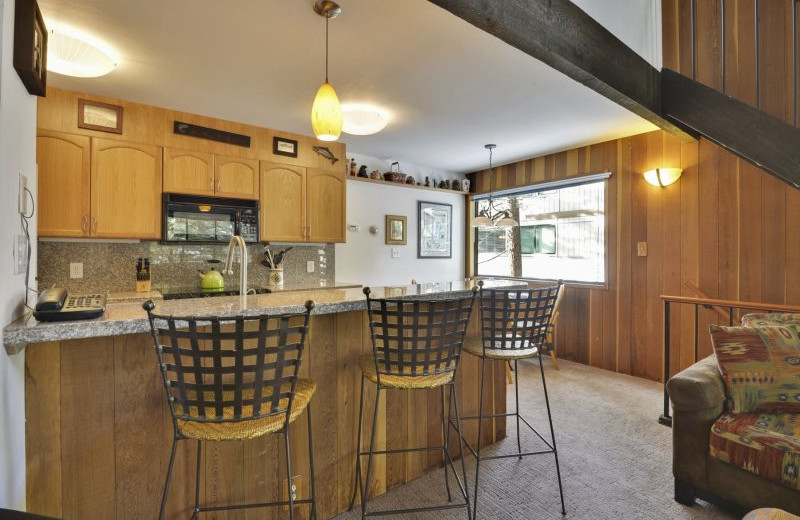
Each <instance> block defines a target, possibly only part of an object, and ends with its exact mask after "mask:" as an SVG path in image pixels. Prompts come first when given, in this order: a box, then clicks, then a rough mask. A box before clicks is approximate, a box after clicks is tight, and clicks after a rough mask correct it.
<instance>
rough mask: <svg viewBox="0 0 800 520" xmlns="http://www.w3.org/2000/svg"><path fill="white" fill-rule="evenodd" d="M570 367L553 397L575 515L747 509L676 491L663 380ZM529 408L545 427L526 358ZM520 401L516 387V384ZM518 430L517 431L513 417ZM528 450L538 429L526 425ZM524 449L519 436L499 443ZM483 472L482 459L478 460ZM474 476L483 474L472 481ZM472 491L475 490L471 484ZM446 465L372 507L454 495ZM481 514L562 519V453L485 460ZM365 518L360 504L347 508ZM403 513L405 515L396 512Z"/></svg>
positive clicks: (681, 515)
mask: <svg viewBox="0 0 800 520" xmlns="http://www.w3.org/2000/svg"><path fill="white" fill-rule="evenodd" d="M559 365H560V367H561V370H560V371H556V370H554V369H553V368H552V365H551V363H550V362H549V361H546V362H545V375H546V376H547V382H548V390H549V391H550V403H551V406H552V409H553V420H554V423H555V429H556V442H557V443H558V447H559V457H560V460H561V474H562V478H563V482H564V496H565V501H566V508H567V516H566V517H563V518H567V519H570V520H605V519H608V520H611V519H614V520H618V519H625V520H627V519H640V518H641V519H654V520H655V519H659V520H663V519H715V520H731V519H735V518H738V517H737V516H735V515H733V514H731V513H729V512H727V511H725V510H723V509H720V508H718V507H715V506H712V505H710V504H707V503H704V502H698V504H697V505H695V506H694V507H691V508H690V507H685V506H682V505H680V504H678V503H677V502H675V501H674V500H673V499H672V472H671V453H672V447H671V438H670V435H671V430H670V429H669V428H667V427H665V426H661V425H660V424H658V422H657V417H658V415H659V413H660V410H661V406H662V395H663V394H662V386H661V385H660V384H659V383H654V382H651V381H645V380H642V379H638V378H634V377H629V376H624V375H620V374H614V373H611V372H607V371H604V370H599V369H594V368H590V367H587V366H584V365H580V364H577V363H570V362H568V361H560V362H559ZM520 372H521V379H520V382H521V385H520V400H521V402H522V409H523V411H525V410H527V411H530V412H531V413H528V414H526V416H527V417H528V418H529V420H530V419H533V421H532V423H533V424H534V426H536V427H537V428H539V431H540V432H542V433H543V434H544V431H546V430H547V415H546V412H545V408H544V398H543V397H542V395H541V381H540V376H539V368H538V365H536V364H534V363H526V364H524V365H521V366H520ZM509 398H510V399H512V400H511V401H509V402H510V403H511V405H510V406H509V410H510V409H511V407H512V406H513V392H509ZM508 431H509V434H512V433H513V432H514V428H513V422H510V423H509V430H508ZM522 438H523V450H525V449H526V446H528V447H530V448H533V447H535V446H540V445H537V444H536V440H537V439H536V436H535V435H534V434H533V433H531V432H529V431H528V432H525V431H524V429H523V437H522ZM515 450H516V441H515V439H514V438H513V436H511V435H510V436H509V437H508V438H507V439H505V440H504V441H502V442H500V443H498V444H497V446H495V447H493V451H496V452H497V453H511V452H513V451H515ZM468 461H469V465H468V477H469V478H470V480H472V479H473V478H474V475H475V472H474V460H473V459H472V458H469V459H468ZM472 485H474V480H473V481H472ZM470 493H471V490H470ZM445 496H446V495H445V491H444V478H443V470H439V471H436V472H433V473H431V474H428V475H425V476H423V477H421V478H419V479H417V480H415V481H413V482H411V483H409V484H407V485H406V486H402V487H400V488H397V489H394V490H392V491H390V492H389V493H387V494H385V495H383V496H381V497H378V498H377V499H375V500H372V501H371V502H370V510H375V509H382V508H403V507H418V506H421V505H424V504H430V503H435V502H436V501H441V500H442V498H443V497H445ZM466 516H467V515H466V511H465V510H451V511H438V512H433V513H425V514H416V515H406V516H401V517H399V518H437V519H440V518H441V519H451V518H452V519H466ZM478 516H479V518H482V519H554V520H555V519H559V518H562V516H561V512H560V506H559V499H558V484H557V480H556V472H555V463H554V460H553V456H552V454H547V455H537V456H533V457H526V458H524V459H523V460H522V461H521V462H520V461H518V460H517V459H513V458H512V459H504V460H495V461H486V462H484V463H482V464H481V486H480V494H479V504H478ZM355 518H360V510H359V509H358V508H356V509H354V510H353V511H352V512H350V513H348V514H343V515H340V516H339V517H337V519H340V520H345V519H347V520H350V519H355ZM395 518H398V517H395Z"/></svg>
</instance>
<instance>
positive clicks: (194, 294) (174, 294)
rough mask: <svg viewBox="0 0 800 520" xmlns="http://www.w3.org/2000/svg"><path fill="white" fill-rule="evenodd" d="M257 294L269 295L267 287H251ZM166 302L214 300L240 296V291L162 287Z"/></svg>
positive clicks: (269, 290) (161, 290)
mask: <svg viewBox="0 0 800 520" xmlns="http://www.w3.org/2000/svg"><path fill="white" fill-rule="evenodd" d="M250 290H251V291H255V293H256V294H269V293H271V292H272V290H271V289H269V288H267V287H251V288H250ZM159 291H160V292H161V295H162V296H163V297H164V299H165V300H183V299H186V298H212V297H214V296H238V295H239V289H199V288H197V287H162V288H160V289H159Z"/></svg>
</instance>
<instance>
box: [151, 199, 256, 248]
mask: <svg viewBox="0 0 800 520" xmlns="http://www.w3.org/2000/svg"><path fill="white" fill-rule="evenodd" d="M163 202H164V203H163V205H162V208H163V211H164V218H163V219H162V223H161V226H162V228H161V237H162V240H163V241H164V242H169V243H182V244H185V243H194V244H217V243H219V244H227V243H228V242H229V241H230V239H231V237H232V236H233V235H239V236H241V237H242V238H244V240H245V242H258V201H257V200H241V199H224V198H220V197H197V196H194V195H176V194H173V193H165V194H164V201H163Z"/></svg>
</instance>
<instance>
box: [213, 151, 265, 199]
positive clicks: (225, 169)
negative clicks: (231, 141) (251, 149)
mask: <svg viewBox="0 0 800 520" xmlns="http://www.w3.org/2000/svg"><path fill="white" fill-rule="evenodd" d="M214 177H215V178H216V185H215V193H216V195H217V196H218V197H231V198H237V199H258V177H259V175H258V161H257V160H255V159H243V158H241V157H228V156H225V155H217V156H215V157H214Z"/></svg>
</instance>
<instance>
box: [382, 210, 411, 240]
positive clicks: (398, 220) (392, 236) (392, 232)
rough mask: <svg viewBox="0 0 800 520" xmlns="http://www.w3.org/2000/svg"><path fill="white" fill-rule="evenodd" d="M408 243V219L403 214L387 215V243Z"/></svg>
mask: <svg viewBox="0 0 800 520" xmlns="http://www.w3.org/2000/svg"><path fill="white" fill-rule="evenodd" d="M407 243H408V219H407V218H406V217H404V216H402V215H386V245H392V246H404V245H406V244H407Z"/></svg>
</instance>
